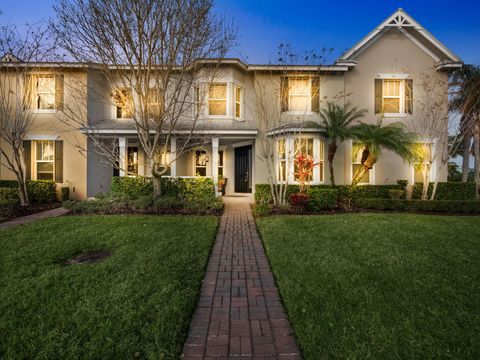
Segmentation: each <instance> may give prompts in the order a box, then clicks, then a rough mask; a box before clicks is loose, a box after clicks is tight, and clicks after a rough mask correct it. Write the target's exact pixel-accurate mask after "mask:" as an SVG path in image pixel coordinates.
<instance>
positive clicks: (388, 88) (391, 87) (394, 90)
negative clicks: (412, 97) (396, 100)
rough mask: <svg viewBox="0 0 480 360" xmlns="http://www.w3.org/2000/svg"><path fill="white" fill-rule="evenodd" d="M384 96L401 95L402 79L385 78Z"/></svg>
mask: <svg viewBox="0 0 480 360" xmlns="http://www.w3.org/2000/svg"><path fill="white" fill-rule="evenodd" d="M383 96H400V80H383Z"/></svg>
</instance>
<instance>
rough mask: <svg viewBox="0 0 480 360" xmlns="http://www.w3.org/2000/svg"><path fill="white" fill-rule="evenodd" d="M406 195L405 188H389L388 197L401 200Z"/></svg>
mask: <svg viewBox="0 0 480 360" xmlns="http://www.w3.org/2000/svg"><path fill="white" fill-rule="evenodd" d="M404 197H405V191H404V190H398V189H390V190H388V198H389V199H393V200H400V199H403V198H404Z"/></svg>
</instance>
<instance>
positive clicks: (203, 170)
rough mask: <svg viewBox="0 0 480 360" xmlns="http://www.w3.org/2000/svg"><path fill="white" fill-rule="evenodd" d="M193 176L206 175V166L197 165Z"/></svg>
mask: <svg viewBox="0 0 480 360" xmlns="http://www.w3.org/2000/svg"><path fill="white" fill-rule="evenodd" d="M195 176H207V168H202V167H197V169H196V173H195Z"/></svg>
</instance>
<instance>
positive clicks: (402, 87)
mask: <svg viewBox="0 0 480 360" xmlns="http://www.w3.org/2000/svg"><path fill="white" fill-rule="evenodd" d="M390 75H392V76H394V77H391V78H382V108H384V105H383V104H384V99H385V98H388V99H397V98H399V103H400V109H399V112H398V113H384V114H383V116H385V117H405V116H407V114H406V112H405V78H400V77H395V75H394V74H390ZM384 80H399V81H400V95H399V96H385V95H384V91H383V86H384Z"/></svg>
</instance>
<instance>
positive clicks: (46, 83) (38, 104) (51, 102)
mask: <svg viewBox="0 0 480 360" xmlns="http://www.w3.org/2000/svg"><path fill="white" fill-rule="evenodd" d="M35 80H36V83H35V93H36V94H35V97H36V99H35V108H36V109H37V110H55V75H37V76H35Z"/></svg>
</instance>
